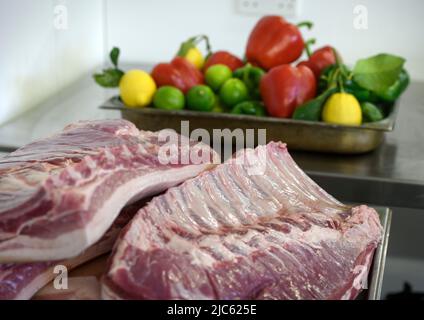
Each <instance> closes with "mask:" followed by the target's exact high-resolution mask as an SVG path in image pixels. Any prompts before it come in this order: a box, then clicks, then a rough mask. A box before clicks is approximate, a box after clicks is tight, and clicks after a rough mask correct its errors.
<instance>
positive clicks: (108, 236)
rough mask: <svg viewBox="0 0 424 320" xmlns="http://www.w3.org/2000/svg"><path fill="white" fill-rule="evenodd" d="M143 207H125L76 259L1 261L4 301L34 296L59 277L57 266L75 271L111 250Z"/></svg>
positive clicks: (0, 296) (0, 287)
mask: <svg viewBox="0 0 424 320" xmlns="http://www.w3.org/2000/svg"><path fill="white" fill-rule="evenodd" d="M140 207H141V205H139V204H134V205H130V206H127V207H125V208H124V209H123V210H122V211H121V213H120V214H119V216H118V218H116V220H115V221H114V222H113V225H112V226H111V227H110V228H109V230H108V231H107V232H106V233H105V235H104V236H103V237H102V238H101V239H100V240H99V241H98V242H97V243H95V244H94V245H92V246H91V247H89V248H88V249H86V250H85V251H84V252H83V253H81V254H80V255H78V256H77V257H75V258H72V259H69V260H64V261H46V262H29V263H5V264H0V300H28V299H31V298H32V297H33V296H34V295H35V294H36V293H37V292H38V291H39V290H40V289H41V288H43V287H44V286H46V285H47V284H48V283H49V282H51V281H52V280H53V279H54V278H55V277H56V276H58V274H57V273H55V270H54V268H55V266H57V265H61V266H65V267H66V268H67V270H68V271H71V270H73V269H74V268H76V267H78V266H81V265H83V264H84V263H86V262H88V261H90V260H93V259H95V258H97V257H99V256H101V255H104V254H106V253H108V252H110V251H111V250H112V247H113V245H114V243H115V240H116V239H117V238H118V235H119V233H120V232H121V230H122V228H123V227H125V225H126V224H127V223H128V222H129V221H130V220H131V218H132V217H134V215H135V213H136V212H137V211H138V209H140ZM78 283H79V282H78ZM51 287H53V286H51ZM51 291H52V290H49V291H48V292H51ZM71 291H72V290H70V291H66V292H64V293H69V292H71ZM61 296H62V295H61V293H60V292H58V293H57V297H61Z"/></svg>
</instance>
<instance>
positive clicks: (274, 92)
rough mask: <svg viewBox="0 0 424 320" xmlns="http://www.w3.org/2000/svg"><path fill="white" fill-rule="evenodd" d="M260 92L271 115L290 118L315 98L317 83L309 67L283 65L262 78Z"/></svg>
mask: <svg viewBox="0 0 424 320" xmlns="http://www.w3.org/2000/svg"><path fill="white" fill-rule="evenodd" d="M260 90H261V96H262V99H263V101H264V103H265V107H266V109H267V111H268V114H269V115H271V116H273V117H278V118H290V117H291V116H292V115H293V112H294V110H295V109H296V107H298V106H300V105H302V104H304V103H305V102H307V101H309V100H311V99H313V98H314V97H315V95H316V90H317V83H316V79H315V76H314V74H313V72H312V71H311V69H309V68H308V67H305V66H300V67H293V66H290V65H282V66H278V67H275V68H273V69H271V70H270V71H269V72H268V73H267V74H266V75H264V76H263V77H262V80H261V83H260Z"/></svg>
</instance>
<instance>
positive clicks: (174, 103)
mask: <svg viewBox="0 0 424 320" xmlns="http://www.w3.org/2000/svg"><path fill="white" fill-rule="evenodd" d="M153 104H154V106H155V107H156V108H158V109H165V110H180V109H183V108H184V104H185V98H184V93H182V91H181V90H180V89H178V88H175V87H171V86H163V87H160V88H159V89H158V90H157V91H156V93H155V96H154V97H153Z"/></svg>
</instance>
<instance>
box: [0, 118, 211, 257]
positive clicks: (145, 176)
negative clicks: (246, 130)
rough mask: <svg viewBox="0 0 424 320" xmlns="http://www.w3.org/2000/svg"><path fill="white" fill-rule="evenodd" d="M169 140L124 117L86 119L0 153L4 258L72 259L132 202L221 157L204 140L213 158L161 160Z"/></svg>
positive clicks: (0, 241) (204, 149) (0, 228)
mask: <svg viewBox="0 0 424 320" xmlns="http://www.w3.org/2000/svg"><path fill="white" fill-rule="evenodd" d="M179 139H180V141H183V140H184V138H182V137H179ZM188 143H189V144H190V145H191V146H193V147H195V145H196V146H197V145H198V143H197V142H188ZM167 144H168V141H161V139H159V133H152V132H143V131H139V130H138V129H137V128H136V127H135V126H134V125H133V124H132V123H130V122H128V121H125V120H99V121H85V122H79V123H76V124H73V125H69V126H68V127H66V128H65V129H64V130H63V131H62V132H61V133H59V134H56V135H54V136H51V137H49V138H47V139H43V140H39V141H36V142H34V143H31V144H29V145H27V146H24V147H22V148H20V149H18V150H17V151H16V152H13V153H11V154H10V155H8V156H6V157H4V158H1V159H0V263H9V262H39V261H52V260H62V259H69V258H73V257H75V256H77V255H78V254H81V253H82V252H83V251H84V250H85V249H87V248H88V247H90V246H91V245H93V244H94V243H96V242H97V241H98V240H99V239H100V238H101V237H102V236H103V235H104V233H105V232H106V231H107V230H108V228H109V227H110V226H111V225H112V223H113V221H114V220H115V218H116V217H117V216H118V214H119V212H120V210H121V209H122V208H123V207H124V206H125V205H126V204H128V203H132V202H134V201H136V200H138V199H141V198H144V197H147V196H150V195H154V194H158V193H160V192H162V191H164V190H166V189H168V188H169V187H172V186H175V185H177V184H179V183H181V182H182V181H184V180H186V179H188V178H191V177H194V176H196V175H197V174H198V173H200V172H201V171H203V170H205V169H207V168H209V167H210V165H211V162H214V161H216V154H215V153H214V151H213V150H212V149H211V148H209V147H206V146H204V145H203V146H202V152H204V153H209V156H210V157H209V158H210V161H209V162H207V163H205V162H203V163H200V164H197V162H196V164H195V163H193V162H191V157H188V158H189V159H188V162H187V164H181V163H180V162H178V161H177V162H174V163H177V164H173V162H171V163H168V164H163V163H164V161H161V159H160V157H159V152H160V150H161V147H164V146H166V145H167ZM180 145H182V144H180V143H176V144H175V148H176V150H177V152H180V151H181V150H180ZM202 159H206V157H205V156H203V157H202Z"/></svg>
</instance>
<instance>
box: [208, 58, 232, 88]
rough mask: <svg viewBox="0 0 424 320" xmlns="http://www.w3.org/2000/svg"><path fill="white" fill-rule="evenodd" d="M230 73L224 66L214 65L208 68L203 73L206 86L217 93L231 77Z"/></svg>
mask: <svg viewBox="0 0 424 320" xmlns="http://www.w3.org/2000/svg"><path fill="white" fill-rule="evenodd" d="M232 74H233V73H232V71H231V69H230V68H228V67H227V66H226V65H223V64H216V65H213V66H212V67H209V68H208V70H206V73H205V81H206V84H207V85H208V86H209V87H211V88H212V90H214V91H218V90H219V88H221V86H222V85H223V84H224V83H225V81H227V80H228V79H230V78H231V77H232Z"/></svg>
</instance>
